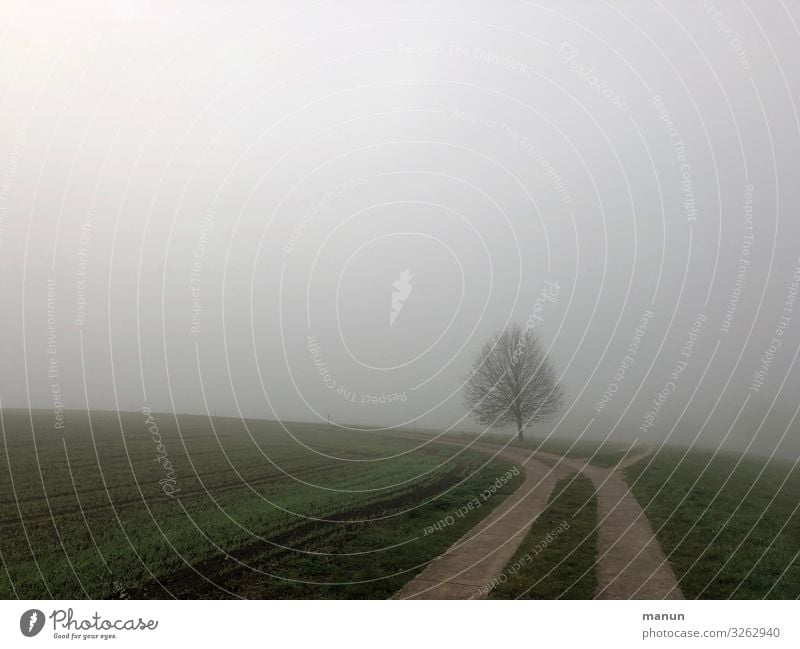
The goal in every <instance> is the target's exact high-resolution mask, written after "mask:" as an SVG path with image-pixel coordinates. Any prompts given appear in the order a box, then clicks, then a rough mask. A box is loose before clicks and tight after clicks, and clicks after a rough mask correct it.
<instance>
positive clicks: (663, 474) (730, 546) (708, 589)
mask: <svg viewBox="0 0 800 649" xmlns="http://www.w3.org/2000/svg"><path fill="white" fill-rule="evenodd" d="M684 454H685V451H684V450H683V449H671V448H670V449H662V450H661V451H659V452H658V453H657V454H656V455H655V456H653V458H652V463H651V464H650V465H649V466H648V463H649V462H650V459H651V458H646V459H644V460H642V461H640V462H638V463H636V464H635V465H633V466H631V467H629V468H628V469H627V470H626V472H625V477H626V480H627V482H628V484H630V485H632V487H633V493H634V495H635V496H636V497H637V499H638V500H639V502H640V503H641V505H642V507H644V508H645V511H646V513H647V515H648V518H649V519H650V521H651V523H652V525H653V528H654V529H655V530H656V533H657V536H658V539H659V541H660V542H661V545H662V547H663V549H664V552H665V554H666V555H667V558H668V559H669V561H670V563H671V564H672V567H673V570H674V571H675V575H676V578H677V579H678V580H679V585H680V587H681V588H682V590H683V592H684V594H685V596H686V597H687V598H703V599H723V598H729V597H730V598H742V599H760V598H764V597H769V598H782V599H789V598H790V599H795V598H797V597H800V561H799V560H798V552H800V512H798V509H799V506H800V470H798V469H793V468H792V466H793V465H792V464H791V463H789V462H786V461H783V460H776V461H773V462H769V463H767V461H766V460H764V459H761V458H756V457H747V456H745V457H742V456H736V455H729V454H720V455H717V456H716V457H714V454H713V453H712V452H711V451H700V450H692V451H690V452H689V453H688V454H686V457H684Z"/></svg>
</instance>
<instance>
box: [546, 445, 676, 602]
mask: <svg viewBox="0 0 800 649" xmlns="http://www.w3.org/2000/svg"><path fill="white" fill-rule="evenodd" d="M649 453H650V449H643V450H640V451H639V452H637V453H636V454H634V455H629V456H628V457H626V458H625V459H624V460H623V461H622V462H621V463H620V464H619V465H617V467H615V468H610V469H605V468H600V467H596V466H592V465H587V464H586V463H585V462H583V461H580V460H573V459H567V458H562V457H559V456H556V455H547V454H544V453H541V454H537V457H541V459H545V461H547V463H548V464H551V465H552V466H554V467H555V468H558V467H564V468H566V469H567V470H569V471H570V472H573V471H582V472H583V474H584V475H586V476H588V477H589V478H590V479H591V481H592V483H593V484H594V487H595V489H596V493H597V515H598V530H597V555H598V557H597V583H598V587H597V591H596V593H595V599H683V594H682V593H681V590H680V588H679V587H678V584H677V582H676V580H675V575H674V573H673V572H672V568H671V567H670V565H669V563H668V562H667V559H666V557H665V556H664V552H663V551H662V550H661V546H660V545H659V543H658V541H657V540H656V537H655V533H654V532H653V528H652V527H651V525H650V521H649V520H647V516H646V515H645V513H644V511H643V510H642V508H641V506H640V505H639V502H638V501H637V500H636V498H634V496H633V494H632V493H631V491H630V488H629V487H628V484H627V483H626V482H625V480H623V478H622V475H621V473H620V471H621V470H622V469H624V468H625V467H627V466H630V465H631V464H634V463H635V462H638V461H639V460H640V459H642V457H645V456H647V455H649Z"/></svg>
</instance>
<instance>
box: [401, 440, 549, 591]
mask: <svg viewBox="0 0 800 649" xmlns="http://www.w3.org/2000/svg"><path fill="white" fill-rule="evenodd" d="M461 446H463V444H461ZM471 448H473V449H475V450H480V451H483V452H490V453H497V451H498V449H499V447H496V446H493V447H492V446H486V445H477V444H474V445H472V446H471ZM530 455H531V452H530V451H529V450H525V449H521V448H507V449H504V450H502V451H500V452H499V453H498V457H502V458H504V459H507V460H509V461H511V462H514V463H515V464H519V465H521V466H522V467H523V469H524V470H525V482H523V483H522V486H520V488H519V489H517V490H516V491H515V492H514V493H513V494H511V495H510V496H508V497H507V498H506V500H505V501H503V502H502V503H501V504H500V505H498V506H497V507H496V508H495V509H494V510H493V511H492V512H491V513H490V514H489V515H488V516H487V517H486V518H485V519H484V520H482V521H481V522H480V523H478V525H476V526H475V527H474V528H473V529H472V530H470V531H469V532H467V534H465V535H464V536H463V537H462V538H461V539H459V540H458V541H457V542H456V543H455V544H454V545H452V546H451V547H450V548H449V549H448V550H447V551H446V552H445V553H444V554H442V555H441V556H440V557H438V558H436V559H434V560H433V561H432V562H431V563H430V564H429V565H428V567H427V568H425V570H423V571H422V572H421V573H420V574H419V575H417V576H416V577H415V578H414V579H412V580H411V581H410V582H409V583H408V584H406V586H405V587H404V588H403V589H402V590H401V591H400V592H398V593H397V594H396V595H395V596H394V598H395V599H479V598H481V597H485V596H486V593H487V592H488V589H489V585H490V583H491V581H492V580H493V579H495V578H496V577H497V576H498V575H499V574H500V573H501V572H502V571H503V568H505V566H506V564H507V563H508V562H509V560H510V559H511V557H512V556H514V552H516V550H517V547H519V544H520V543H522V541H523V539H524V538H525V535H526V534H527V533H528V529H529V528H530V526H531V525H532V524H533V522H534V520H536V517H537V516H538V515H539V514H541V513H542V511H543V510H544V508H545V506H546V505H547V501H548V500H549V498H550V492H551V491H552V490H553V487H554V486H555V483H556V475H555V472H554V471H553V470H552V469H550V468H548V467H547V466H546V465H544V464H542V463H541V462H538V461H537V460H535V459H529V458H530Z"/></svg>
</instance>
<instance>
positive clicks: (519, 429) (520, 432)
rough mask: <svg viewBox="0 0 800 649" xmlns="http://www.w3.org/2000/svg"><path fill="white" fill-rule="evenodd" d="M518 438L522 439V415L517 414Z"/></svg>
mask: <svg viewBox="0 0 800 649" xmlns="http://www.w3.org/2000/svg"><path fill="white" fill-rule="evenodd" d="M517 440H519V441H520V442H521V441H522V417H520V416H519V415H517Z"/></svg>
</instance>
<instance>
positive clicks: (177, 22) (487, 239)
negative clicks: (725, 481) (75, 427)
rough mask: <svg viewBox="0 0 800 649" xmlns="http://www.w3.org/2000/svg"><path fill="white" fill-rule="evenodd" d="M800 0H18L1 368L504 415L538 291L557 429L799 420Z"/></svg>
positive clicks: (739, 425) (139, 398) (238, 399)
mask: <svg viewBox="0 0 800 649" xmlns="http://www.w3.org/2000/svg"><path fill="white" fill-rule="evenodd" d="M109 5H113V6H109ZM799 23H800V7H799V6H798V3H797V2H777V3H768V4H763V5H762V4H756V3H742V2H721V1H718V2H716V5H715V4H711V3H709V2H688V1H687V2H674V3H663V4H662V3H658V2H656V3H638V2H609V3H606V2H598V3H588V2H567V3H562V2H536V3H534V2H507V3H497V2H488V1H484V2H460V1H459V2H456V1H452V2H406V3H397V4H396V3H375V2H350V1H348V2H319V3H296V2H291V3H290V2H269V3H222V2H202V3H195V2H192V3H189V2H169V3H165V2H153V3H149V4H147V3H138V2H114V3H100V2H97V3H82V4H81V5H79V6H72V7H70V8H67V7H66V6H65V5H62V4H60V3H55V2H53V3H44V2H29V3H22V2H3V3H2V20H0V32H2V35H1V36H0V60H2V61H3V65H2V66H1V67H0V117H1V118H0V264H2V282H1V283H0V296H2V305H3V310H2V317H1V318H0V345H2V365H1V366H0V402H1V403H2V405H3V406H4V407H29V406H30V407H39V408H46V409H52V408H54V406H57V405H58V404H57V403H55V402H58V403H61V404H63V407H64V408H70V409H85V408H87V407H90V408H109V409H116V408H119V409H125V410H138V409H139V408H141V407H142V406H143V405H147V406H149V407H150V408H152V409H153V410H163V411H175V412H193V413H206V412H210V413H214V412H216V413H217V414H220V415H222V414H226V415H235V416H239V415H242V416H248V417H263V418H270V419H274V418H277V419H284V420H304V421H324V420H326V418H327V417H328V416H330V418H331V420H332V421H334V422H338V423H342V424H361V425H374V426H377V427H381V426H395V425H411V424H412V422H415V421H416V422H417V425H418V426H421V427H427V428H438V429H444V428H447V427H450V426H452V427H454V428H455V429H456V430H460V429H470V430H478V428H477V427H476V426H475V425H474V424H472V423H470V420H469V418H468V416H467V413H466V411H465V410H464V407H463V405H462V398H461V394H460V392H461V390H460V388H461V383H462V381H463V379H464V378H465V376H466V374H467V372H468V370H469V367H470V362H471V358H472V355H473V354H474V353H475V351H476V350H477V348H478V347H479V346H480V344H481V343H482V342H483V341H484V340H486V339H487V338H488V337H489V336H490V335H491V334H492V333H493V332H495V331H498V330H500V329H502V328H503V327H504V326H505V325H507V324H508V323H510V322H518V323H521V324H523V325H524V324H525V323H530V324H531V326H532V327H533V329H534V331H535V333H537V334H538V335H540V336H541V337H542V340H543V341H544V343H545V345H546V347H547V349H548V350H549V353H550V354H551V355H552V358H553V361H554V362H555V364H556V367H557V368H558V370H559V372H560V375H561V377H562V381H563V383H564V385H565V387H566V390H567V392H568V394H569V399H568V406H567V410H565V412H564V413H563V415H562V417H560V418H559V419H557V420H556V421H555V422H553V424H552V425H550V426H544V427H540V428H538V429H537V430H540V431H547V430H550V429H552V428H555V433H556V434H558V435H560V436H570V437H574V436H578V435H581V434H587V435H591V436H593V437H598V436H599V437H605V436H606V435H611V437H612V438H614V439H633V438H637V437H638V438H640V439H642V440H644V441H649V442H655V443H660V442H661V441H663V440H669V441H670V442H676V443H689V442H691V443H697V444H702V445H705V446H712V447H716V446H718V445H720V444H722V445H724V446H725V447H729V448H738V449H743V448H747V447H748V445H751V443H752V445H751V446H750V450H752V451H758V452H762V453H771V452H772V451H773V450H775V449H776V448H777V449H778V452H779V453H781V454H792V453H794V454H796V453H797V452H798V450H800V441H799V440H798V432H800V424H798V423H797V421H794V423H793V424H792V425H791V426H789V424H790V420H791V419H792V417H793V415H794V414H795V412H796V408H797V407H798V401H797V395H798V394H799V393H800V374H799V373H798V369H797V362H796V356H797V352H798V349H800V306H796V305H794V303H793V302H792V301H791V300H790V298H793V295H794V293H795V292H796V288H797V285H798V284H800V277H797V276H795V275H796V273H800V271H797V270H796V269H798V267H800V218H798V205H800V186H799V185H800V183H798V169H800V164H799V163H800V119H798V111H797V106H796V105H795V101H796V100H797V99H798V97H800V94H799V89H800V71H799V70H798V67H797V65H796V61H797V54H798V51H800V29H798V24H799ZM405 270H408V271H409V272H410V275H411V279H410V286H411V289H410V292H407V293H408V294H407V297H406V298H405V300H401V302H402V309H400V310H399V311H398V312H397V315H396V316H395V319H394V322H393V323H392V324H390V316H391V312H392V293H393V291H395V290H396V289H395V288H393V282H395V281H397V280H399V279H400V277H401V273H402V272H403V271H405ZM787 302H788V304H787ZM649 314H652V315H649ZM534 316H535V317H534ZM782 317H783V318H784V319H783V320H782V319H781V318H782ZM642 319H644V320H645V322H646V327H645V328H644V331H641V327H640V323H641V322H642ZM698 323H700V325H701V326H698ZM637 327H640V331H639V332H638V333H637V332H636V329H637ZM693 330H694V332H693ZM778 331H780V333H777V332H778ZM776 340H777V341H778V342H777V343H776V342H775V341H776ZM687 341H690V342H692V343H693V344H692V345H690V346H689V347H690V348H689V350H688V353H687V350H686V349H685V347H686V343H687ZM632 343H636V344H635V346H634V348H635V351H634V352H633V353H631V351H630V350H631V348H632V347H631V345H632ZM771 347H772V348H773V351H770V348H771ZM626 365H627V367H624V366H626ZM621 367H622V369H623V370H624V371H623V372H622V373H620V371H619V370H620V368H621ZM676 367H677V368H680V371H679V372H678V373H677V378H673V377H672V376H671V375H672V374H673V372H675V371H676ZM321 368H322V369H321ZM765 368H766V371H765ZM757 372H760V374H758V375H757V376H756V375H755V373H757ZM609 386H613V387H612V388H609ZM611 390H613V393H611V392H610V391H611ZM604 392H606V399H605V403H604V404H603V407H599V405H598V402H601V400H602V399H603V393H604ZM659 393H662V395H666V396H662V398H661V402H663V403H661V402H659V403H658V404H656V403H654V400H658V399H659V397H658V395H659ZM609 395H610V396H609ZM767 415H768V416H767ZM765 416H767V418H766V420H765V421H764V425H763V426H761V427H760V428H759V426H760V425H761V423H762V420H763V418H764V417H765ZM648 422H649V425H648ZM787 426H789V427H788V428H787ZM695 440H696V441H695ZM781 440H783V442H782V443H781V444H779V442H780V441H781Z"/></svg>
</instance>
